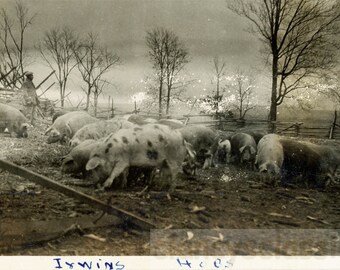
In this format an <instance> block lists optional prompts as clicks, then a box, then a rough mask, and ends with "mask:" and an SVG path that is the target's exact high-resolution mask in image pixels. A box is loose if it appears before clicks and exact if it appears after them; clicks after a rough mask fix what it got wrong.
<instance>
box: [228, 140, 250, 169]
mask: <svg viewBox="0 0 340 270" xmlns="http://www.w3.org/2000/svg"><path fill="white" fill-rule="evenodd" d="M230 144H231V156H232V158H233V159H234V160H235V161H236V162H237V163H239V164H244V163H250V164H251V167H252V169H254V164H255V158H256V142H255V140H254V138H253V137H252V136H251V135H249V134H246V133H236V134H234V135H233V136H232V137H231V139H230Z"/></svg>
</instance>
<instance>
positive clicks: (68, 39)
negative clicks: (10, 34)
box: [38, 26, 78, 107]
mask: <svg viewBox="0 0 340 270" xmlns="http://www.w3.org/2000/svg"><path fill="white" fill-rule="evenodd" d="M77 47H78V39H77V37H76V35H75V34H74V33H73V31H72V30H71V29H70V28H69V27H67V26H64V27H63V28H54V29H52V30H50V31H48V32H46V33H45V36H44V38H43V40H42V42H41V44H40V45H39V46H38V50H39V52H40V55H41V56H42V58H43V59H44V61H45V62H46V63H47V65H48V66H49V67H50V68H51V69H52V70H56V71H57V72H56V73H54V74H55V76H56V78H57V81H58V84H59V93H60V102H61V107H64V100H65V94H66V85H67V80H68V77H69V75H70V74H71V72H72V70H73V69H74V68H75V67H76V66H77V61H76V58H75V53H74V52H75V51H77Z"/></svg>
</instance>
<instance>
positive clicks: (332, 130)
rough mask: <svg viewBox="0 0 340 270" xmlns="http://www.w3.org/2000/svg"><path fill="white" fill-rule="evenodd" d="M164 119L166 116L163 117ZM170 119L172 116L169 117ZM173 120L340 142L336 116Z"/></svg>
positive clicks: (208, 116) (183, 117) (229, 130)
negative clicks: (323, 119) (319, 119)
mask: <svg viewBox="0 0 340 270" xmlns="http://www.w3.org/2000/svg"><path fill="white" fill-rule="evenodd" d="M139 115H140V116H142V117H146V118H148V117H151V118H156V119H158V116H159V115H158V114H150V113H148V114H146V113H143V112H140V113H139ZM163 117H164V116H163ZM169 117H170V116H169ZM171 118H176V119H179V120H182V121H183V122H185V123H186V124H187V125H199V124H202V125H206V126H210V127H213V128H216V129H218V130H223V131H228V132H236V131H243V130H258V131H263V132H268V133H271V132H273V130H274V131H275V132H276V133H278V134H282V135H285V136H290V137H298V136H301V137H313V138H324V139H326V138H329V139H337V140H340V125H338V124H337V123H336V120H337V117H336V114H335V117H334V120H333V122H328V123H327V122H324V123H321V124H320V123H318V122H317V121H315V122H310V121H308V122H288V121H287V122H285V121H277V122H270V121H268V120H245V121H240V120H237V119H227V120H215V119H213V116H211V115H203V114H198V115H181V116H179V115H176V116H173V115H172V117H171Z"/></svg>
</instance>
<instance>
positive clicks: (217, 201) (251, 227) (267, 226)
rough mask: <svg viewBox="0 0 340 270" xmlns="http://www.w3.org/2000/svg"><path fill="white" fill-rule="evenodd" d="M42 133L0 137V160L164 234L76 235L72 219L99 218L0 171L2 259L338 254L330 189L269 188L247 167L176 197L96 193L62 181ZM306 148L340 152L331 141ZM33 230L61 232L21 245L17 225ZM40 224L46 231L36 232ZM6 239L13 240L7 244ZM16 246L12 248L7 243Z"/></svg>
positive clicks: (212, 176)
mask: <svg viewBox="0 0 340 270" xmlns="http://www.w3.org/2000/svg"><path fill="white" fill-rule="evenodd" d="M46 127H47V122H46V123H40V124H38V126H36V127H35V128H33V129H31V131H30V134H29V138H27V139H18V138H10V137H9V136H8V135H6V134H1V137H0V156H1V157H2V158H5V159H6V160H8V161H11V162H13V163H15V164H17V165H20V166H22V167H24V168H27V169H29V170H32V171H34V172H36V173H39V174H42V175H45V176H47V177H49V178H51V179H53V180H56V181H58V182H60V183H63V184H66V185H68V186H69V187H72V188H74V189H76V190H79V191H82V192H84V193H86V194H88V195H90V196H93V197H95V198H97V199H99V200H101V201H103V202H108V201H110V203H111V204H112V205H113V206H115V207H118V208H120V209H123V210H126V211H129V212H131V213H133V214H135V215H137V216H139V217H142V218H143V219H145V220H147V221H149V222H151V223H153V224H154V225H155V226H156V228H157V229H163V230H152V231H151V232H150V231H139V230H136V229H132V228H130V227H126V226H123V225H121V224H119V225H117V224H115V225H111V226H107V225H106V226H103V227H94V228H87V229H86V228H82V226H81V225H79V223H78V220H79V219H86V220H88V221H89V223H91V222H92V221H94V220H96V219H97V218H98V217H100V216H101V213H102V212H101V211H100V210H97V209H96V208H94V207H92V206H89V205H86V204H83V203H80V202H78V201H77V200H74V199H72V198H69V197H67V196H65V195H62V194H60V193H57V192H55V191H53V190H50V189H47V188H43V187H41V186H39V185H37V184H34V183H32V182H29V181H27V180H25V179H23V178H20V177H18V176H15V175H13V174H10V173H8V172H6V171H1V173H0V176H1V180H0V220H1V221H2V222H1V223H2V224H7V227H4V226H3V227H1V224H0V236H1V237H0V252H1V254H2V255H150V254H151V255H156V254H157V255H175V254H192V255H203V254H205V255H214V254H223V255H278V254H281V255H326V254H329V255H335V254H336V255H339V253H340V248H339V245H340V244H339V243H340V237H339V232H340V231H337V230H336V229H339V227H340V206H339V201H340V188H339V185H338V184H337V183H333V184H331V185H330V186H328V187H327V188H326V189H325V190H316V189H308V188H306V187H303V186H296V185H292V186H286V187H282V186H273V185H271V184H268V183H266V182H265V181H263V179H262V178H261V177H260V176H259V174H258V173H255V172H253V171H251V170H250V169H249V168H240V167H237V166H234V165H229V166H221V167H218V168H211V169H209V170H199V173H198V176H197V179H194V180H188V179H186V178H185V177H184V176H183V175H180V176H179V184H178V187H177V189H176V191H175V192H174V193H173V194H166V193H162V192H143V193H140V192H141V191H142V190H143V189H144V183H143V182H137V183H135V184H134V185H132V186H131V187H129V188H128V189H127V190H120V191H119V190H118V191H117V190H116V191H115V190H110V191H106V192H102V193H98V192H96V190H95V187H93V186H82V185H81V182H82V181H83V180H81V179H79V178H75V177H71V176H67V175H64V176H62V175H61V172H60V165H61V157H62V156H63V155H65V154H66V153H67V152H68V148H67V147H66V146H63V145H59V144H46V143H45V141H46V138H47V137H46V136H44V134H43V133H44V130H45V129H46ZM311 141H313V142H318V143H322V144H327V145H332V146H334V147H335V148H337V149H340V142H338V141H334V140H316V139H314V140H312V139H311ZM70 181H73V182H70ZM79 183H80V184H79ZM73 220H74V222H73ZM64 221H65V225H63V224H64V223H63V222H64ZM66 221H67V222H66ZM58 222H59V223H58ZM60 223H61V224H60ZM32 224H33V225H32ZM34 224H39V225H37V226H39V229H40V230H46V235H47V236H48V235H49V233H50V227H49V226H50V225H51V224H58V226H57V227H58V229H59V231H58V233H57V235H53V237H51V239H48V240H46V239H45V240H44V241H38V240H37V241H35V240H34V237H33V239H31V240H27V239H26V240H22V241H21V240H20V239H21V238H22V239H25V237H23V234H24V233H20V228H21V227H20V226H24V227H25V226H26V225H27V226H34ZM44 224H45V225H44ZM46 224H47V225H46ZM48 224H50V225H48ZM70 224H71V226H70ZM44 226H45V227H46V228H41V227H44ZM11 228H13V231H11ZM18 228H19V229H18ZM316 229H319V230H316ZM18 230H19V235H18V236H16V235H15V234H16V233H17V234H18V232H16V233H15V231H18ZM36 230H38V228H37V229H36ZM34 231H35V230H34V229H33V232H34ZM20 234H21V235H20ZM5 236H6V237H5ZM11 237H12V238H13V239H12V240H13V241H11V239H9V238H11ZM14 238H18V239H19V240H18V241H14V240H15V239H14ZM47 238H48V237H47ZM6 239H7V240H6ZM6 241H7V242H6ZM20 241H21V242H20Z"/></svg>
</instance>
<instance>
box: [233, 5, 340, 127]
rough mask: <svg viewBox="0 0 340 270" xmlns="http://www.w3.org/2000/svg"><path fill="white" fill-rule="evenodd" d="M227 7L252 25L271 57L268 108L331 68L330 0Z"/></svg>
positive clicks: (333, 16) (334, 16) (337, 9)
mask: <svg viewBox="0 0 340 270" xmlns="http://www.w3.org/2000/svg"><path fill="white" fill-rule="evenodd" d="M229 8H230V9H231V10H232V11H234V12H235V13H237V14H239V15H240V16H243V17H245V18H247V19H248V20H249V21H250V22H251V23H252V28H251V31H252V32H253V33H256V34H257V35H259V37H260V40H261V42H262V43H263V45H264V46H265V48H266V51H267V52H268V53H270V54H271V69H272V70H271V73H272V87H271V105H270V113H269V120H272V121H275V120H276V116H277V106H279V105H280V104H282V102H283V101H284V99H285V97H287V96H289V94H290V93H291V92H293V91H294V90H297V89H302V88H304V87H306V83H308V80H310V79H311V78H313V77H315V76H318V75H319V72H320V71H322V70H325V69H329V68H332V67H333V65H334V61H335V59H336V57H334V56H335V54H336V53H337V51H336V48H337V46H338V44H336V42H335V40H334V35H337V34H339V30H340V28H339V24H338V23H339V20H340V2H339V1H336V0H335V1H333V0H257V1H254V0H234V1H233V3H232V4H230V5H229Z"/></svg>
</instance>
